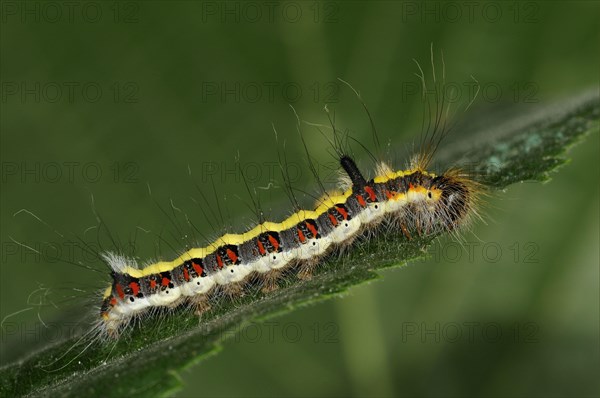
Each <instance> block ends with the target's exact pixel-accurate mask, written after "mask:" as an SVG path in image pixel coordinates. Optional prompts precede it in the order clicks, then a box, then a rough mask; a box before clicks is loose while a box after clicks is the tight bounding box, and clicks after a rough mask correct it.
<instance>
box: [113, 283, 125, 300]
mask: <svg viewBox="0 0 600 398" xmlns="http://www.w3.org/2000/svg"><path fill="white" fill-rule="evenodd" d="M115 290H116V291H117V294H118V295H119V297H120V298H121V300H123V299H124V298H125V292H124V291H123V287H122V286H121V285H120V284H119V283H117V284H116V285H115Z"/></svg>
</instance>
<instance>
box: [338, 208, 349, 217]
mask: <svg viewBox="0 0 600 398" xmlns="http://www.w3.org/2000/svg"><path fill="white" fill-rule="evenodd" d="M336 209H337V211H339V212H340V214H341V215H342V217H344V220H347V219H348V212H347V211H346V209H344V208H343V207H336Z"/></svg>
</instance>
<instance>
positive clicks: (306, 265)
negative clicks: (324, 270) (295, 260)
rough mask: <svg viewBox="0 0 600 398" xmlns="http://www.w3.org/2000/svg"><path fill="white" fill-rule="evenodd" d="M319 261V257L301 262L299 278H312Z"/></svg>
mask: <svg viewBox="0 0 600 398" xmlns="http://www.w3.org/2000/svg"><path fill="white" fill-rule="evenodd" d="M318 262H319V261H318V260H317V259H311V260H306V261H302V262H301V263H300V269H299V270H298V279H301V280H305V281H306V280H310V279H312V277H313V273H314V271H315V268H316V267H317V264H318Z"/></svg>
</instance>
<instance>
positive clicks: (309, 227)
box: [306, 222, 319, 238]
mask: <svg viewBox="0 0 600 398" xmlns="http://www.w3.org/2000/svg"><path fill="white" fill-rule="evenodd" d="M306 226H307V227H308V229H309V230H310V233H312V234H313V236H314V237H315V238H316V237H317V235H318V234H319V231H317V228H315V226H314V225H312V224H311V223H309V222H307V223H306Z"/></svg>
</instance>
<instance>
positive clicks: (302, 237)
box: [296, 228, 306, 243]
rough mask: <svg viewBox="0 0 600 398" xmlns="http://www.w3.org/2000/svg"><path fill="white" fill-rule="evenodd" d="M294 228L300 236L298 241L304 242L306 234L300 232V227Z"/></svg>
mask: <svg viewBox="0 0 600 398" xmlns="http://www.w3.org/2000/svg"><path fill="white" fill-rule="evenodd" d="M296 230H297V231H298V238H300V242H301V243H304V242H306V236H304V233H303V232H302V230H301V229H300V228H296Z"/></svg>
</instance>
